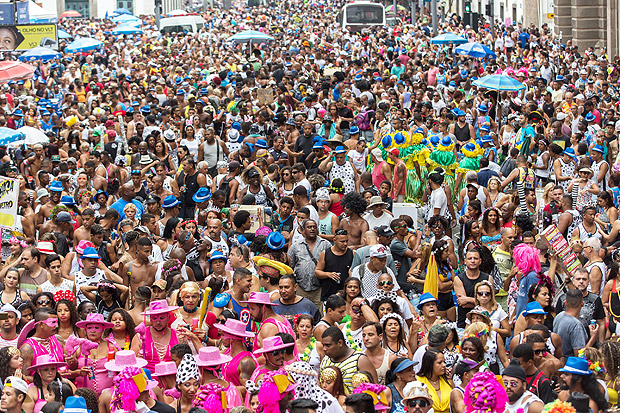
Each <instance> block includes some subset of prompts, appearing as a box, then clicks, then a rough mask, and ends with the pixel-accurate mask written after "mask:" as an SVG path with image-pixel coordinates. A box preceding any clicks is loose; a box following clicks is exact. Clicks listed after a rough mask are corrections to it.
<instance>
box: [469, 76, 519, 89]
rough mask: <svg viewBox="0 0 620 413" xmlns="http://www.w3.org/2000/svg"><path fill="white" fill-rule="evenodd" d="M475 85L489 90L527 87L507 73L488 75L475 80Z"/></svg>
mask: <svg viewBox="0 0 620 413" xmlns="http://www.w3.org/2000/svg"><path fill="white" fill-rule="evenodd" d="M473 83H474V85H476V86H478V87H479V88H483V89H489V90H506V91H509V92H516V91H518V90H521V89H525V85H524V84H523V83H521V82H519V81H518V80H517V79H515V78H512V77H510V76H507V75H488V76H484V77H481V78H480V79H476V80H474V82H473Z"/></svg>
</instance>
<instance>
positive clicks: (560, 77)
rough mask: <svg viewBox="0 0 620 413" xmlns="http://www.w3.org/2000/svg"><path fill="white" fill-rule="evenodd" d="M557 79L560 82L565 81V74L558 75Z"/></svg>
mask: <svg viewBox="0 0 620 413" xmlns="http://www.w3.org/2000/svg"><path fill="white" fill-rule="evenodd" d="M555 80H557V81H558V82H563V81H564V76H562V75H558V77H556V78H555Z"/></svg>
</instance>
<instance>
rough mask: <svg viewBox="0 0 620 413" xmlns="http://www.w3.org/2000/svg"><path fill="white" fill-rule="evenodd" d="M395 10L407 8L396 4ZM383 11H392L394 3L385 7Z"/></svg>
mask: <svg viewBox="0 0 620 413" xmlns="http://www.w3.org/2000/svg"><path fill="white" fill-rule="evenodd" d="M396 10H397V11H406V10H407V9H406V8H405V7H404V6H401V5H400V4H399V5H398V6H396ZM385 11H389V12H393V11H394V5H393V4H392V5H390V6H388V7H386V9H385Z"/></svg>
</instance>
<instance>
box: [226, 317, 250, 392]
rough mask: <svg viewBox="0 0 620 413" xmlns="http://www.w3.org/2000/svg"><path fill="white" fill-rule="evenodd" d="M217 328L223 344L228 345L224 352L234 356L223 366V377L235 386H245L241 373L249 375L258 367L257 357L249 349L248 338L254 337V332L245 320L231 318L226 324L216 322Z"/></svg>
mask: <svg viewBox="0 0 620 413" xmlns="http://www.w3.org/2000/svg"><path fill="white" fill-rule="evenodd" d="M215 328H217V329H218V330H220V336H221V337H222V344H223V345H224V346H226V347H228V348H227V349H226V350H225V351H224V354H226V355H228V356H230V357H232V360H230V361H229V362H228V363H226V364H225V365H224V366H222V377H223V378H224V380H226V381H227V382H229V383H231V384H234V385H235V386H243V385H245V383H242V380H241V375H243V376H245V377H247V376H250V375H252V372H253V371H254V370H256V367H258V363H257V362H256V357H254V355H253V354H252V353H251V352H249V351H247V349H246V345H245V340H244V339H246V338H248V339H249V338H254V333H253V332H251V331H247V330H246V329H245V323H244V322H243V321H239V320H235V319H234V318H229V319H227V320H226V322H225V323H224V324H216V325H215Z"/></svg>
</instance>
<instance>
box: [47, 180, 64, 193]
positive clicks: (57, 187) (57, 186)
mask: <svg viewBox="0 0 620 413" xmlns="http://www.w3.org/2000/svg"><path fill="white" fill-rule="evenodd" d="M63 189H64V188H63V187H62V182H60V181H52V182H50V184H49V190H50V191H52V192H62V191H63Z"/></svg>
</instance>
